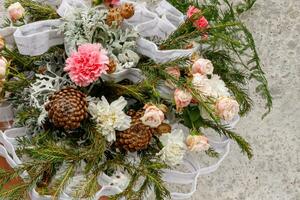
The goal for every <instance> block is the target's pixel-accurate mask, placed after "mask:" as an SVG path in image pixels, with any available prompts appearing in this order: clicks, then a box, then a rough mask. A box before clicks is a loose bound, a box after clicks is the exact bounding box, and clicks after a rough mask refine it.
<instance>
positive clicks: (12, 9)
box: [7, 2, 25, 22]
mask: <svg viewBox="0 0 300 200" xmlns="http://www.w3.org/2000/svg"><path fill="white" fill-rule="evenodd" d="M7 11H8V15H9V17H10V19H11V20H12V21H13V22H15V21H17V20H19V19H21V18H22V17H23V16H24V13H25V9H24V8H23V7H22V5H21V4H20V3H19V2H16V3H14V4H11V5H10V6H9V7H8V9H7Z"/></svg>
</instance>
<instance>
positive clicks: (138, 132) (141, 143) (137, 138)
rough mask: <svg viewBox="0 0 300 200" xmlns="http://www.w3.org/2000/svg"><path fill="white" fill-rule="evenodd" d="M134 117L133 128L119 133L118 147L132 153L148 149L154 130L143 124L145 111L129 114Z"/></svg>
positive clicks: (129, 112)
mask: <svg viewBox="0 0 300 200" xmlns="http://www.w3.org/2000/svg"><path fill="white" fill-rule="evenodd" d="M127 114H128V115H129V116H131V117H132V121H131V127H130V128H129V129H127V130H125V131H117V134H116V136H117V141H116V146H117V147H118V148H121V149H125V150H127V151H130V152H135V151H139V150H143V149H146V148H147V147H148V144H149V143H150V141H151V138H152V135H153V133H154V129H152V128H150V127H149V126H146V125H144V124H143V123H142V121H141V120H140V118H141V117H142V116H143V115H144V111H143V110H140V111H137V112H135V111H133V110H129V111H128V112H127Z"/></svg>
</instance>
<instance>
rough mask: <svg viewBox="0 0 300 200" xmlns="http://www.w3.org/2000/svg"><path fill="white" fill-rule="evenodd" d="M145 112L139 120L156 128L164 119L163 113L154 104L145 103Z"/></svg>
mask: <svg viewBox="0 0 300 200" xmlns="http://www.w3.org/2000/svg"><path fill="white" fill-rule="evenodd" d="M145 109H146V110H145V113H144V116H143V117H142V118H141V121H142V122H143V124H145V125H146V126H150V127H151V128H157V127H158V126H159V125H160V124H161V123H162V122H163V121H164V119H165V115H164V113H163V112H162V111H161V110H160V109H159V108H157V107H156V106H154V105H145Z"/></svg>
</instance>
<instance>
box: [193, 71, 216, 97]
mask: <svg viewBox="0 0 300 200" xmlns="http://www.w3.org/2000/svg"><path fill="white" fill-rule="evenodd" d="M192 84H193V86H194V88H195V89H196V90H197V91H198V92H200V93H202V94H203V95H205V96H210V94H211V93H212V88H211V85H210V84H209V79H208V78H207V76H205V75H201V74H199V73H196V74H193V80H192Z"/></svg>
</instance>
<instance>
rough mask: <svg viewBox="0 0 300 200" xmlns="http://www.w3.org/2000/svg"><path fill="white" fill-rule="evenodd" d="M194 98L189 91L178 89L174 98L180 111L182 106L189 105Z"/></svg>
mask: <svg viewBox="0 0 300 200" xmlns="http://www.w3.org/2000/svg"><path fill="white" fill-rule="evenodd" d="M192 98H193V97H192V95H191V94H190V93H189V92H187V91H184V90H180V89H176V90H175V92H174V99H175V103H176V110H177V112H180V111H181V110H182V108H184V107H187V106H188V105H189V104H190V103H191V101H192Z"/></svg>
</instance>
